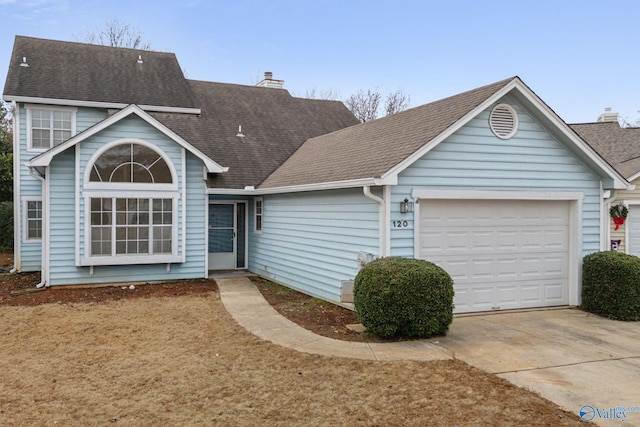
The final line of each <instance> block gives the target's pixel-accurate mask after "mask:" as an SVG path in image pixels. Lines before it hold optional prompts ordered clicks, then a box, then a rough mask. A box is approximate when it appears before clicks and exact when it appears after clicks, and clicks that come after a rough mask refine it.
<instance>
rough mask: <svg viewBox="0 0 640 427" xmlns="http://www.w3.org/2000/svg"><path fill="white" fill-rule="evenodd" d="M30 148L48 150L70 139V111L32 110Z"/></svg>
mask: <svg viewBox="0 0 640 427" xmlns="http://www.w3.org/2000/svg"><path fill="white" fill-rule="evenodd" d="M30 111H31V147H32V148H37V149H49V148H51V147H55V146H56V145H59V144H61V143H63V142H64V141H66V140H67V139H69V138H71V121H72V120H71V119H72V113H71V112H70V111H53V110H40V109H32V110H30Z"/></svg>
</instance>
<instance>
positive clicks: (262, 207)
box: [253, 197, 264, 234]
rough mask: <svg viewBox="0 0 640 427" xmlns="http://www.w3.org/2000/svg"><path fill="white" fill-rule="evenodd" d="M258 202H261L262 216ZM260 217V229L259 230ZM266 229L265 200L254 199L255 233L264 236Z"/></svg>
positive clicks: (260, 198)
mask: <svg viewBox="0 0 640 427" xmlns="http://www.w3.org/2000/svg"><path fill="white" fill-rule="evenodd" d="M258 202H260V214H258ZM258 217H260V228H258ZM263 229H264V200H263V199H262V197H256V198H255V199H253V232H254V233H255V234H262V230H263Z"/></svg>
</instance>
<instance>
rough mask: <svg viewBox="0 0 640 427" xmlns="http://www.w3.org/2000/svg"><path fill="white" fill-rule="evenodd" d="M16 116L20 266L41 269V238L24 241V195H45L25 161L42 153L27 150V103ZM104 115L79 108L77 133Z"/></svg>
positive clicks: (104, 113)
mask: <svg viewBox="0 0 640 427" xmlns="http://www.w3.org/2000/svg"><path fill="white" fill-rule="evenodd" d="M52 108H55V107H52ZM16 116H17V117H18V119H19V125H20V128H19V130H18V132H19V137H20V151H19V159H16V161H19V164H20V179H19V181H20V187H19V189H18V191H17V192H16V197H17V198H16V203H20V215H19V217H18V218H16V219H15V221H14V224H15V226H16V227H18V231H19V233H20V234H19V236H20V239H21V241H22V242H21V244H20V250H21V253H20V261H21V262H20V270H21V271H38V270H40V268H41V262H42V244H41V243H40V242H25V241H24V240H23V236H24V232H25V230H24V215H26V212H24V206H23V205H24V203H22V199H23V198H33V197H41V196H42V185H41V183H40V181H39V180H37V179H35V178H34V177H32V176H31V175H30V174H29V169H28V168H26V167H24V166H23V164H24V162H26V161H28V160H31V159H32V158H33V157H35V156H37V155H38V154H40V151H28V150H27V110H26V108H25V106H24V104H18V109H17V112H16ZM105 118H107V112H106V110H101V109H95V108H78V110H77V112H76V133H80V132H82V131H84V130H86V129H87V128H89V127H91V126H93V125H95V124H96V123H98V122H100V121H102V120H104V119H105ZM73 165H74V163H71V165H70V166H71V167H72V168H73ZM54 202H55V198H54ZM43 215H44V213H43ZM52 225H53V224H52Z"/></svg>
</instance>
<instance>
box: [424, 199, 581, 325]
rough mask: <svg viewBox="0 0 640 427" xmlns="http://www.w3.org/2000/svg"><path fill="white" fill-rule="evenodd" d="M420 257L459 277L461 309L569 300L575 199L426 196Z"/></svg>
mask: <svg viewBox="0 0 640 427" xmlns="http://www.w3.org/2000/svg"><path fill="white" fill-rule="evenodd" d="M419 221H420V223H419V227H420V237H419V257H420V258H422V259H426V260H429V261H431V262H434V263H435V264H438V265H439V266H441V267H442V268H444V269H445V270H446V271H447V272H448V273H449V274H450V275H451V277H452V278H453V280H454V288H455V292H456V294H455V298H454V303H455V312H456V313H468V312H475V311H490V310H506V309H514V308H530V307H546V306H555V305H567V304H568V302H569V298H568V294H569V292H568V288H569V284H568V271H569V202H566V201H545V200H543V201H538V200H535V201H532V200H420V217H419Z"/></svg>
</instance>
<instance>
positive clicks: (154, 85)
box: [4, 36, 197, 112]
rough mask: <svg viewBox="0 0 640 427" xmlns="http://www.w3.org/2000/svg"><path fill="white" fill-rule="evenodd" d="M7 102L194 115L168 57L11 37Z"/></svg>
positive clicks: (178, 72) (179, 73)
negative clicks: (177, 111)
mask: <svg viewBox="0 0 640 427" xmlns="http://www.w3.org/2000/svg"><path fill="white" fill-rule="evenodd" d="M4 98H5V99H6V100H8V101H13V100H15V101H20V102H38V101H40V102H44V103H50V104H69V103H70V102H72V103H73V105H85V104H83V103H88V104H86V105H89V106H104V107H109V106H112V107H116V108H124V107H125V106H127V105H129V104H136V105H139V106H144V108H143V109H151V110H153V109H156V110H157V109H161V110H162V109H168V108H169V109H171V108H174V109H175V108H179V109H182V110H184V111H187V112H188V111H190V110H194V111H193V112H197V106H196V105H195V103H194V101H193V98H192V96H191V92H190V87H189V85H188V83H187V81H186V79H185V78H184V75H183V73H182V70H181V69H180V65H179V64H178V61H177V59H176V56H175V55H174V54H173V53H167V52H153V51H147V50H137V49H127V48H116V47H109V46H98V45H91V44H84V43H72V42H63V41H56V40H45V39H38V38H32V37H23V36H16V38H15V42H14V46H13V53H12V55H11V60H10V64H9V71H8V74H7V79H6V83H5V87H4Z"/></svg>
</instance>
